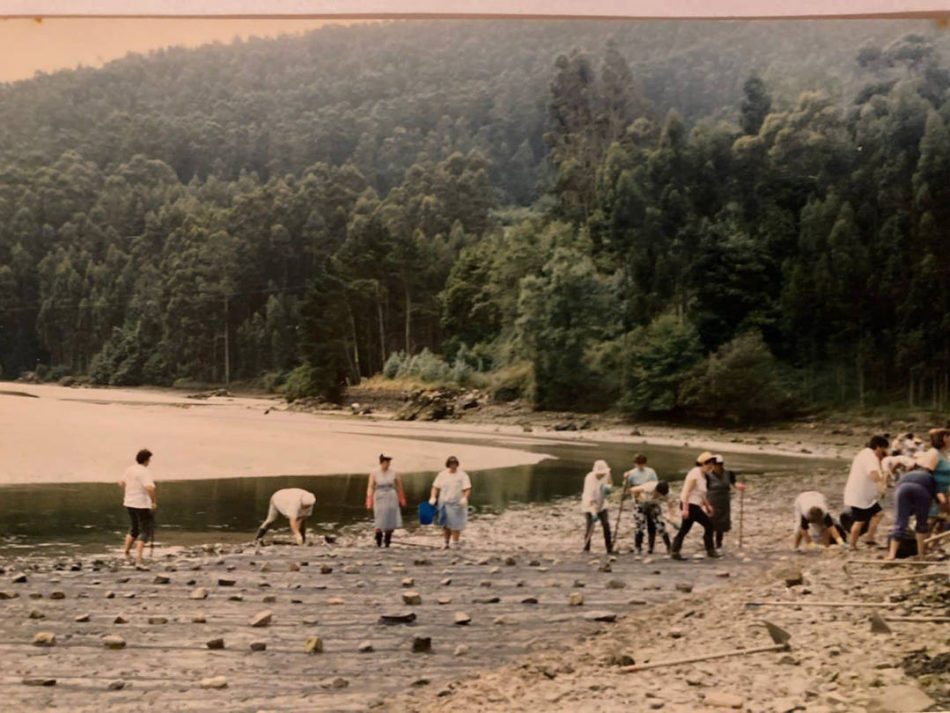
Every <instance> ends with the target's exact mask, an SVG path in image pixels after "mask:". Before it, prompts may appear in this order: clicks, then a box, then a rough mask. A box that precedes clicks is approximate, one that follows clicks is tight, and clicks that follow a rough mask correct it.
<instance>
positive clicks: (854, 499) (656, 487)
mask: <svg viewBox="0 0 950 713" xmlns="http://www.w3.org/2000/svg"><path fill="white" fill-rule="evenodd" d="M928 435H929V437H930V447H929V448H924V444H923V442H922V441H921V439H919V438H915V437H914V436H913V434H906V435H903V436H899V437H898V438H897V439H894V440H893V441H891V440H890V439H889V438H888V437H887V436H873V437H872V438H871V439H870V441H869V442H868V446H867V447H866V448H864V449H863V450H862V451H861V452H859V453H858V454H857V455H856V456H855V458H854V460H853V462H852V464H851V470H850V473H849V476H848V480H847V483H846V485H845V488H844V498H843V500H844V505H845V507H844V509H843V510H842V511H841V513H840V514H839V517H838V518H835V517H833V516H832V514H831V510H830V508H829V506H828V501H827V499H826V498H825V496H824V495H823V494H822V493H819V492H817V491H805V492H802V493H800V494H799V495H798V496H797V497H796V498H795V501H794V504H793V508H794V516H795V538H794V541H793V547H794V548H795V549H798V548H799V547H800V546H801V545H802V544H805V545H806V546H812V545H813V544H814V543H817V544H821V545H824V546H828V545H830V544H831V543H832V541H834V542H836V543H837V544H839V545H841V546H843V547H846V548H851V549H854V548H856V547H857V545H858V542H859V540H860V538H861V537H862V536H863V537H864V538H865V542H866V543H867V544H868V545H871V546H876V545H877V542H876V540H875V534H876V532H877V528H878V525H879V524H880V521H881V519H882V517H883V515H884V512H883V507H882V505H881V502H882V501H883V500H884V497H885V494H886V492H887V489H888V487H890V486H894V498H893V500H894V506H893V507H894V511H895V518H894V526H893V529H892V530H891V534H890V542H889V546H888V558H889V559H894V558H896V557H898V556H909V555H914V554H916V556H918V557H921V556H923V554H924V552H925V549H926V543H925V540H926V538H927V537H928V535H931V534H933V533H935V532H937V531H938V530H939V529H941V528H943V527H945V526H946V522H947V519H948V513H950V506H948V497H950V429H947V428H940V429H933V430H932V431H930V433H929V434H928ZM151 459H152V453H151V452H150V451H149V450H147V449H143V450H141V451H139V452H138V453H137V454H136V459H135V460H136V463H135V465H133V466H131V467H129V468H128V469H127V470H126V471H125V473H124V475H123V478H122V480H120V481H119V485H120V486H121V487H122V488H123V489H124V493H125V497H124V503H123V504H124V505H125V507H126V509H127V510H128V514H129V519H130V522H131V525H130V528H129V533H128V535H126V538H125V555H126V557H131V549H132V547H133V545H135V547H136V557H135V559H136V564H138V565H140V566H141V565H142V564H143V562H142V556H143V550H144V545H145V543H146V542H151V541H153V538H154V530H155V520H154V515H153V513H154V510H155V508H156V507H157V505H158V501H157V498H156V489H155V483H154V481H153V480H152V478H151V475H150V474H149V469H148V466H149V464H150V463H151ZM633 461H634V467H633V468H631V469H630V470H628V471H626V472H625V473H624V474H623V481H622V492H621V504H620V514H618V517H617V527H619V523H620V515H621V514H622V513H623V508H624V505H625V503H626V502H627V501H632V502H631V510H632V518H633V544H634V551H635V552H636V554H637V555H642V554H643V545H644V540H645V541H646V547H647V550H646V551H647V554H648V555H651V554H653V550H654V546H655V544H656V538H657V536H659V537H660V539H661V540H662V541H663V544H664V546H665V547H666V551H667V553H668V554H669V555H670V556H671V557H672V558H673V559H677V560H681V559H683V556H682V548H683V541H684V540H685V539H686V536H687V535H688V534H689V532H690V531H691V530H692V528H693V525H699V526H700V527H701V528H702V530H703V545H704V548H705V550H706V555H707V556H708V557H720V556H721V554H720V550H721V549H722V547H723V539H724V535H725V533H727V532H729V531H730V530H731V528H732V518H731V505H730V503H731V497H732V492H733V490H735V491H738V492H740V493H741V492H743V491H744V490H745V484H744V483H740V482H737V480H736V475H735V473H734V472H733V471H731V470H729V469H727V468H726V466H725V458H724V457H723V456H722V455H718V454H714V453H710V452H709V451H705V452H703V453H701V454H700V455H699V456H698V457H697V458H696V462H695V464H694V466H693V467H692V468H691V469H690V470H689V472H687V473H686V477H685V479H684V480H683V483H682V486H681V487H680V492H679V496H678V497H676V498H674V496H673V494H672V490H671V486H670V483H669V482H668V481H666V480H661V479H660V478H659V477H658V476H657V473H656V471H655V470H654V469H653V468H651V467H649V466H648V465H647V458H646V456H644V455H642V454H637V455H636V456H635V457H634V459H633ZM392 462H393V458H392V456H389V455H386V454H380V456H379V465H378V467H376V468H375V469H373V471H372V472H371V473H370V474H369V478H368V482H367V487H366V501H365V505H366V509H367V510H370V511H372V513H373V524H374V535H375V541H376V546H377V547H389V546H390V545H391V544H392V538H393V533H394V532H395V531H396V530H398V529H400V528H402V526H403V519H402V510H403V509H404V508H406V506H407V500H406V494H405V490H404V488H403V482H402V479H401V477H400V476H399V474H398V473H397V472H396V470H395V469H394V468H393V465H392ZM612 490H613V483H612V480H611V468H610V466H609V465H608V464H607V463H606V461H603V460H598V461H595V462H594V465H593V468H592V469H591V471H590V472H589V473H588V474H587V475H586V477H585V478H584V486H583V491H582V494H581V509H582V512H583V514H584V517H585V525H586V526H585V530H584V544H583V550H584V551H585V552H586V551H590V549H591V539H592V537H593V534H594V529H595V528H596V526H597V523H598V522H599V523H600V525H601V529H602V531H603V537H604V546H605V548H606V550H607V552H608V553H612V552H614V550H615V544H616V543H615V542H614V539H613V533H612V532H611V527H610V517H609V515H608V496H609V495H610V494H611V492H612ZM471 492H472V481H471V479H470V478H469V476H468V473H466V472H465V471H464V470H462V469H461V468H460V465H459V460H458V458H456V457H455V456H451V457H449V458H448V459H447V460H446V462H445V469H444V470H442V471H441V472H440V473H439V474H438V475H437V476H436V477H435V479H434V480H433V482H432V486H431V489H430V494H429V499H428V501H426V502H423V503H422V504H420V506H419V512H420V522H422V523H423V524H428V523H429V522H430V521H434V522H435V523H436V524H437V525H439V526H441V528H442V535H443V547H444V549H449V548H450V547H456V548H457V547H459V546H460V536H461V533H462V531H463V530H464V529H465V527H466V525H467V523H468V505H469V497H470V495H471ZM315 504H316V497H315V496H314V494H313V493H311V492H308V491H306V490H303V489H301V488H284V489H281V490H278V491H277V492H275V493H274V494H273V495H272V496H271V498H270V503H269V507H268V513H267V518H266V519H265V520H264V522H263V523H262V524H261V526H260V528H259V529H258V531H257V538H256V539H257V540H261V539H262V538H263V537H264V535H265V534H266V533H267V531H268V529H270V527H271V526H272V525H273V524H274V523H275V522H277V520H278V519H279V518H280V517H284V518H286V519H287V521H288V523H289V525H290V530H291V533H292V535H293V537H294V540H295V541H296V543H297V544H301V545H302V544H304V542H305V541H306V536H307V535H306V521H307V518H309V517H310V516H311V515H312V514H313V508H314V505H315ZM425 512H428V513H430V517H429V519H424V513H425ZM677 517H679V519H680V524H679V526H678V528H677V531H676V534H675V536H674V537H673V538H672V539H671V538H670V534H669V532H668V522H674V521H675V520H676V519H677ZM911 519H913V520H914V521H915V524H914V533H915V536H914V538H913V539H910V538H908V537H907V533H906V531H907V528H908V525H909V521H910V520H911ZM908 540H909V542H908Z"/></svg>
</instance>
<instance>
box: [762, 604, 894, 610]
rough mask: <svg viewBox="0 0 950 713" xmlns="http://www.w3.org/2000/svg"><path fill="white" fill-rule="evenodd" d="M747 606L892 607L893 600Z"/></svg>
mask: <svg viewBox="0 0 950 713" xmlns="http://www.w3.org/2000/svg"><path fill="white" fill-rule="evenodd" d="M745 605H746V606H747V607H829V608H832V607H869V608H877V607H882V608H886V609H893V608H894V607H896V606H898V605H897V603H895V602H746V603H745Z"/></svg>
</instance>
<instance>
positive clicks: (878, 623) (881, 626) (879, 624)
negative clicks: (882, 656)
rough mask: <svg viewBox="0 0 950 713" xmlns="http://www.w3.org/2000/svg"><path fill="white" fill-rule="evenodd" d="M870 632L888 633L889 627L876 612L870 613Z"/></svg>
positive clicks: (889, 631)
mask: <svg viewBox="0 0 950 713" xmlns="http://www.w3.org/2000/svg"><path fill="white" fill-rule="evenodd" d="M871 633H872V634H890V633H891V627H890V626H888V624H887V622H886V621H884V619H882V618H881V615H880V614H878V613H877V612H874V613H873V614H871Z"/></svg>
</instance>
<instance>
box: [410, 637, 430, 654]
mask: <svg viewBox="0 0 950 713" xmlns="http://www.w3.org/2000/svg"><path fill="white" fill-rule="evenodd" d="M430 651H432V638H431V637H429V636H414V637H412V652H413V653H414V654H426V653H429V652H430Z"/></svg>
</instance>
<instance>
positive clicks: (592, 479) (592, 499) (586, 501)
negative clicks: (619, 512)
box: [581, 460, 614, 554]
mask: <svg viewBox="0 0 950 713" xmlns="http://www.w3.org/2000/svg"><path fill="white" fill-rule="evenodd" d="M611 487H612V483H611V480H610V466H609V465H607V462H606V461H603V460H598V461H595V462H594V468H593V470H591V472H590V473H588V474H587V477H586V478H584V492H583V494H582V495H581V510H582V511H583V513H584V518H585V519H586V521H587V530H586V532H585V533H584V552H590V541H591V537H592V535H593V534H594V523H595V522H596V521H597V520H600V524H601V527H602V528H603V530H604V545H605V546H606V547H607V552H608V554H609V553H611V552H613V551H614V548H613V543H612V541H611V539H610V519H609V518H608V517H607V495H609V494H610V489H611Z"/></svg>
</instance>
